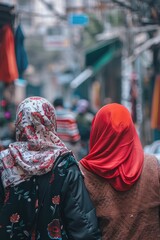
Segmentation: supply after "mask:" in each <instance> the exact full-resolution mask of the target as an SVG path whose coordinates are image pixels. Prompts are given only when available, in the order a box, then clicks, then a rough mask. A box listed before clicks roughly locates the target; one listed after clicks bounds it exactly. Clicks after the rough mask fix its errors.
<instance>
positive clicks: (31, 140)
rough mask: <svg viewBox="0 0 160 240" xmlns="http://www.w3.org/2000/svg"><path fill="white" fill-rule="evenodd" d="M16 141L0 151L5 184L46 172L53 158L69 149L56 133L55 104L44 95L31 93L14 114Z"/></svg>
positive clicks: (0, 165) (0, 169)
mask: <svg viewBox="0 0 160 240" xmlns="http://www.w3.org/2000/svg"><path fill="white" fill-rule="evenodd" d="M15 125H16V140H17V141H16V142H15V143H12V144H10V145H9V148H8V149H7V150H4V151H2V152H0V173H1V178H2V182H3V185H4V187H7V186H9V185H17V184H19V183H20V182H23V181H25V180H26V179H29V178H30V177H32V176H33V175H42V174H45V173H47V172H49V171H50V170H51V169H52V168H53V166H54V162H55V161H56V159H57V158H58V157H59V156H61V155H64V154H66V153H67V152H69V150H68V149H67V148H66V146H65V144H64V143H63V142H62V141H61V140H60V139H59V137H58V136H57V133H56V117H55V110H54V107H53V106H52V105H51V104H50V103H49V102H48V101H47V100H46V99H44V98H41V97H30V98H27V99H25V100H24V101H23V102H21V103H20V105H19V106H18V109H17V114H16V122H15Z"/></svg>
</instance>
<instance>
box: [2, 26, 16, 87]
mask: <svg viewBox="0 0 160 240" xmlns="http://www.w3.org/2000/svg"><path fill="white" fill-rule="evenodd" d="M17 78H18V70H17V63H16V57H15V47H14V35H13V32H12V30H11V28H10V26H9V25H5V26H4V27H3V28H2V29H1V30H0V81H3V82H5V83H11V82H13V81H14V80H16V79H17Z"/></svg>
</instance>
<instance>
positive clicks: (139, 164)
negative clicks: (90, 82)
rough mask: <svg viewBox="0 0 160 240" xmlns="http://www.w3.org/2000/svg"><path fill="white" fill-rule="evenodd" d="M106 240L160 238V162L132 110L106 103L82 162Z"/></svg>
mask: <svg viewBox="0 0 160 240" xmlns="http://www.w3.org/2000/svg"><path fill="white" fill-rule="evenodd" d="M80 164H81V170H82V171H83V173H84V176H85V183H86V186H87V188H88V191H89V192H90V196H91V198H92V201H93V203H94V205H95V207H96V211H97V216H98V219H99V224H100V229H101V231H102V239H103V240H138V239H139V240H153V239H154V240H158V239H160V216H159V211H160V166H159V164H158V161H157V159H156V158H155V157H153V156H149V155H148V156H144V153H143V148H142V145H141V142H140V139H139V137H138V134H137V132H136V129H135V127H134V124H133V121H132V118H131V115H130V113H129V111H128V110H127V109H126V108H125V107H124V106H122V105H121V104H117V103H112V104H107V105H105V106H103V107H102V108H101V109H100V110H99V111H98V112H97V114H96V115H95V118H94V120H93V122H92V127H91V135H90V151H89V154H88V155H87V156H85V157H84V158H83V159H82V160H81V161H80Z"/></svg>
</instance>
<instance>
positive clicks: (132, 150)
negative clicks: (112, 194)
mask: <svg viewBox="0 0 160 240" xmlns="http://www.w3.org/2000/svg"><path fill="white" fill-rule="evenodd" d="M143 161H144V154H143V149H142V145H141V142H140V140H139V137H138V135H137V132H136V129H135V127H134V124H133V122H132V118H131V115H130V113H129V111H128V110H127V108H125V107H124V106H122V105H120V104H117V103H112V104H108V105H106V106H104V107H102V108H101V109H100V110H99V111H98V112H97V114H96V116H95V118H94V120H93V122H92V128H91V134H90V152H89V154H88V155H87V156H86V157H84V158H83V159H82V160H81V161H80V163H81V164H82V165H83V166H84V167H85V168H86V169H87V170H89V171H91V172H93V173H95V174H97V175H99V176H100V177H103V178H105V179H107V180H108V182H109V183H110V184H111V185H112V186H113V187H114V188H115V189H116V190H118V191H126V190H129V189H130V188H131V186H132V185H133V184H134V183H135V182H136V181H137V180H138V178H139V177H140V175H141V172H142V167H143Z"/></svg>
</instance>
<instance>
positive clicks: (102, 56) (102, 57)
mask: <svg viewBox="0 0 160 240" xmlns="http://www.w3.org/2000/svg"><path fill="white" fill-rule="evenodd" d="M121 48H122V43H121V41H120V40H119V39H114V40H110V41H105V42H102V43H100V44H98V45H96V46H95V47H94V48H92V49H90V50H89V51H87V52H86V55H85V65H86V67H89V66H90V67H91V66H92V68H93V70H94V71H95V73H97V72H98V71H99V70H101V69H102V68H103V67H104V66H105V65H106V64H107V63H109V62H110V61H111V60H112V59H113V58H114V57H115V56H118V54H119V53H120V51H119V50H120V49H121Z"/></svg>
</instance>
